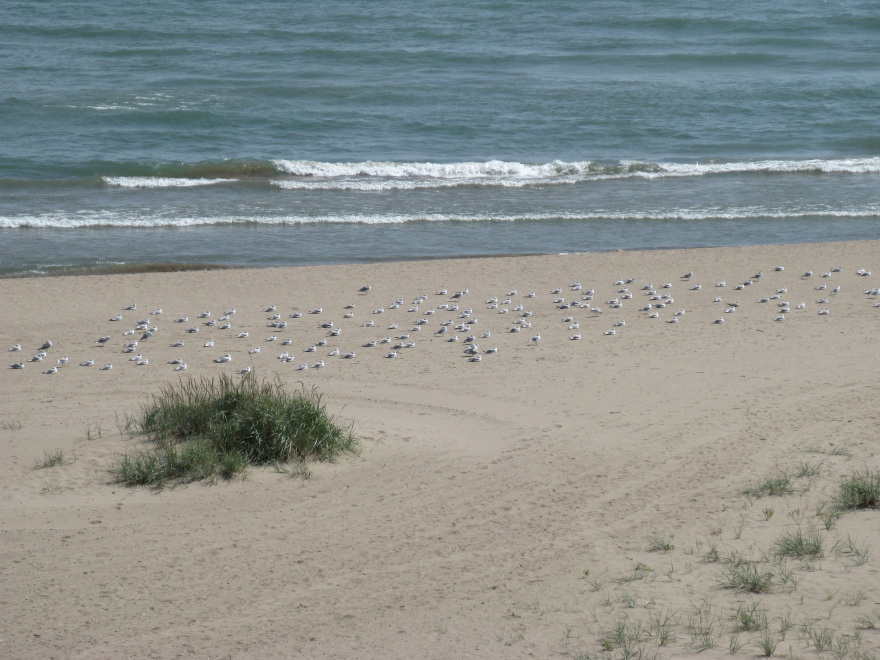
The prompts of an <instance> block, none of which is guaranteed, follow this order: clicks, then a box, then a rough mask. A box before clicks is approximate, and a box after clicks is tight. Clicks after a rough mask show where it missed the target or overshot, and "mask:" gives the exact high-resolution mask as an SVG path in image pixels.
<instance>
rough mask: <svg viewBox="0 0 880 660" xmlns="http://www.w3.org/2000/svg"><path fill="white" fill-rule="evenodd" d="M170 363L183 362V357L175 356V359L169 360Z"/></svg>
mask: <svg viewBox="0 0 880 660" xmlns="http://www.w3.org/2000/svg"><path fill="white" fill-rule="evenodd" d="M168 364H183V359H182V358H174V359H173V360H168Z"/></svg>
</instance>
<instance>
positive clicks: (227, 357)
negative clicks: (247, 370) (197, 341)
mask: <svg viewBox="0 0 880 660" xmlns="http://www.w3.org/2000/svg"><path fill="white" fill-rule="evenodd" d="M214 362H232V356H231V355H230V354H229V353H227V354H226V355H224V356H222V357H218V358H216V359H215V360H214Z"/></svg>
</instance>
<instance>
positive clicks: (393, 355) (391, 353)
mask: <svg viewBox="0 0 880 660" xmlns="http://www.w3.org/2000/svg"><path fill="white" fill-rule="evenodd" d="M385 357H387V358H396V357H397V351H391V352H390V353H386V354H385Z"/></svg>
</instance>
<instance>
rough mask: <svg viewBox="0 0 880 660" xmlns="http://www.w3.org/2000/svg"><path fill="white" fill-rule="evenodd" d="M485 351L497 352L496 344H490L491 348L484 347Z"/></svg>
mask: <svg viewBox="0 0 880 660" xmlns="http://www.w3.org/2000/svg"><path fill="white" fill-rule="evenodd" d="M486 352H487V353H497V352H498V347H497V346H492V347H491V348H487V349H486Z"/></svg>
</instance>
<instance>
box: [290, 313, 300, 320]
mask: <svg viewBox="0 0 880 660" xmlns="http://www.w3.org/2000/svg"><path fill="white" fill-rule="evenodd" d="M301 317H302V312H294V313H293V314H291V315H290V318H292V319H298V318H301Z"/></svg>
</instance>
